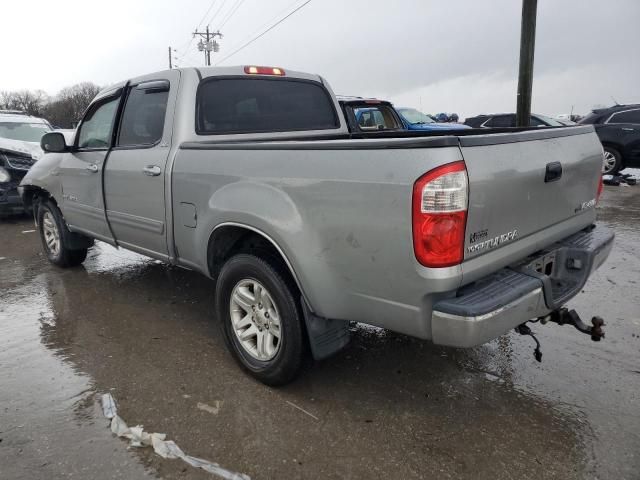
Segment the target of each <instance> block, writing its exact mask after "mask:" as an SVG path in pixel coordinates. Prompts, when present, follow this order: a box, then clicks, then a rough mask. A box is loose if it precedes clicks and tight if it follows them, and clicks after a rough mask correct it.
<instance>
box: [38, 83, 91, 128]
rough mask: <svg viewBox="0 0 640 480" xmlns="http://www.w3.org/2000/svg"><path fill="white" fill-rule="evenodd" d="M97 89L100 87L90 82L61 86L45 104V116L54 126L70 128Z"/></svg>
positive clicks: (78, 118)
mask: <svg viewBox="0 0 640 480" xmlns="http://www.w3.org/2000/svg"><path fill="white" fill-rule="evenodd" d="M99 91H100V87H98V86H97V85H96V84H94V83H91V82H83V83H78V84H76V85H73V86H71V87H66V88H63V89H62V90H60V92H59V93H58V95H56V96H55V98H54V99H53V101H52V102H50V103H49V104H48V105H47V107H46V109H45V110H46V111H45V116H46V117H47V119H48V120H49V121H50V122H51V123H52V124H53V125H55V126H58V127H62V128H72V127H74V126H75V124H76V123H77V122H79V121H80V119H81V118H82V115H83V114H84V111H85V110H86V109H87V107H88V106H89V104H90V103H91V100H93V98H94V97H95V96H96V95H97V94H98V92H99Z"/></svg>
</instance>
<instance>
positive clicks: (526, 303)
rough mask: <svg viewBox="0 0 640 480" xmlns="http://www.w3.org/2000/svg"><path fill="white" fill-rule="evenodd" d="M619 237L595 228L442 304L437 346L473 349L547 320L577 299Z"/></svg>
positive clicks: (437, 310) (437, 311) (437, 308)
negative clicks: (529, 323)
mask: <svg viewBox="0 0 640 480" xmlns="http://www.w3.org/2000/svg"><path fill="white" fill-rule="evenodd" d="M613 239H614V235H613V232H612V231H611V230H609V229H607V228H606V227H603V226H591V227H589V228H587V229H584V230H582V231H580V232H578V233H576V234H575V235H572V236H570V237H567V238H565V239H564V240H561V241H559V242H557V243H555V244H553V245H552V246H550V247H549V248H547V249H545V250H544V251H542V252H538V253H537V254H535V255H533V256H531V257H529V258H527V259H525V260H524V261H523V262H521V263H519V264H517V265H513V266H511V267H508V268H504V269H502V270H500V271H498V272H496V273H494V274H492V275H490V276H488V277H485V278H483V279H481V280H479V281H477V282H474V283H473V284H471V285H467V286H465V287H463V288H461V289H460V290H459V291H458V292H457V293H456V296H455V297H453V298H448V299H446V300H442V301H440V302H438V303H436V304H435V305H434V307H433V313H432V318H431V328H432V340H433V342H434V343H436V344H440V345H450V346H455V347H472V346H475V345H480V344H482V343H486V342H488V341H490V340H492V339H494V338H496V337H499V336H500V335H502V334H504V333H505V332H507V331H509V330H510V329H511V328H515V327H516V326H518V325H520V324H522V323H524V322H526V321H527V320H531V319H533V318H537V317H541V316H544V315H546V314H548V313H549V312H551V311H552V310H555V309H557V308H559V307H560V306H562V305H563V304H564V303H566V302H567V301H568V300H569V299H571V298H573V297H574V296H575V295H576V294H577V293H578V292H580V290H581V289H582V287H583V286H584V284H585V283H586V281H587V279H588V278H589V276H590V275H591V273H592V272H593V271H594V270H596V269H597V268H598V267H599V266H600V265H602V263H604V261H605V260H606V259H607V257H608V256H609V253H610V252H611V248H612V247H613Z"/></svg>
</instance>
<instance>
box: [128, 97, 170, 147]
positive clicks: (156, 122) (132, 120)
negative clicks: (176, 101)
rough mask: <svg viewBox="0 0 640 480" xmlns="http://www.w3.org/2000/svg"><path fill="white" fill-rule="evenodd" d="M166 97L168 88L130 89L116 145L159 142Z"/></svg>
mask: <svg viewBox="0 0 640 480" xmlns="http://www.w3.org/2000/svg"><path fill="white" fill-rule="evenodd" d="M168 98H169V91H168V90H164V91H158V90H149V89H143V88H133V89H131V91H130V92H129V95H128V97H127V103H126V104H125V107H124V113H123V114H122V122H121V125H120V135H119V136H118V146H120V147H122V146H138V145H141V146H144V145H153V144H155V143H157V142H159V141H160V139H161V138H162V132H163V130H164V117H165V113H166V111H167V100H168Z"/></svg>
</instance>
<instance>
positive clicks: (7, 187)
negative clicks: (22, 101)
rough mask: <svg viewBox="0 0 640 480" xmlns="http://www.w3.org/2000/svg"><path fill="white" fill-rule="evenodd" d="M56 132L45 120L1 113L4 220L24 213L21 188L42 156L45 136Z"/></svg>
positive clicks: (0, 189)
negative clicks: (42, 139) (29, 172)
mask: <svg viewBox="0 0 640 480" xmlns="http://www.w3.org/2000/svg"><path fill="white" fill-rule="evenodd" d="M52 130H53V128H52V127H51V125H50V124H49V122H47V121H46V120H45V119H43V118H38V117H33V116H31V115H27V114H26V113H24V112H21V111H19V110H0V217H3V216H7V215H11V214H16V213H22V212H24V206H23V204H22V199H21V198H20V195H19V194H18V190H17V187H18V184H19V183H20V181H21V180H22V178H23V177H24V176H25V174H26V173H27V171H28V170H29V169H30V168H31V167H32V166H33V164H34V163H36V161H37V160H38V159H39V158H40V157H41V156H42V153H43V152H42V149H41V148H40V139H41V138H42V135H44V134H45V133H47V132H50V131H52Z"/></svg>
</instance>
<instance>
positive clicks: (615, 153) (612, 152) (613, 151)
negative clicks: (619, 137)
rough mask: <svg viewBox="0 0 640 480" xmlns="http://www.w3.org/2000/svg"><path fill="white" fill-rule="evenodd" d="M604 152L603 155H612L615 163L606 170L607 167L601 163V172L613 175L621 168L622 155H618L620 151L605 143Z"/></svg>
mask: <svg viewBox="0 0 640 480" xmlns="http://www.w3.org/2000/svg"><path fill="white" fill-rule="evenodd" d="M604 153H605V156H606V155H607V154H610V155H613V157H614V158H615V164H614V165H613V167H612V168H611V169H610V170H608V171H607V167H606V166H605V165H604V164H603V168H602V173H604V174H605V175H615V174H616V173H618V172H619V171H620V170H622V155H620V152H619V151H618V150H616V149H615V148H613V147H609V146H607V145H605V146H604Z"/></svg>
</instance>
